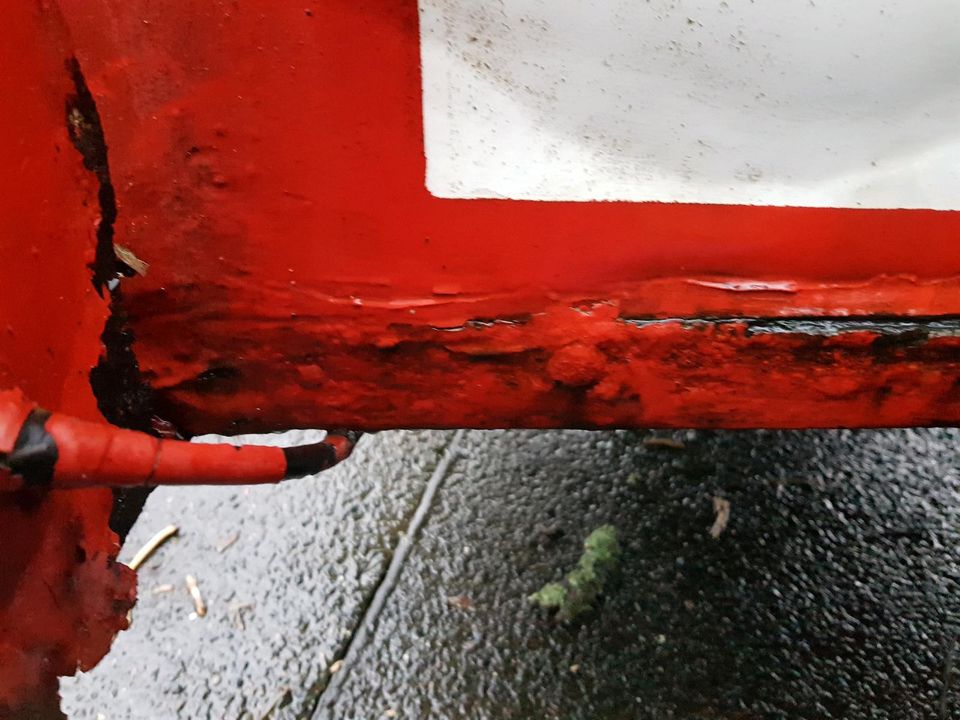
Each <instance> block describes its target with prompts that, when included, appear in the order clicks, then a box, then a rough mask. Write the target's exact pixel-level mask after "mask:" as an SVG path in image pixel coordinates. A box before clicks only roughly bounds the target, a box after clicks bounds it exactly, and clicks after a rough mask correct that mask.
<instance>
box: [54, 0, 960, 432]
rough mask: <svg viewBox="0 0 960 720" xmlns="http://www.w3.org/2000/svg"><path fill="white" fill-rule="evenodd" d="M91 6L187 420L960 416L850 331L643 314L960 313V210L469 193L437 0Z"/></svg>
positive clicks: (154, 367) (369, 423)
mask: <svg viewBox="0 0 960 720" xmlns="http://www.w3.org/2000/svg"><path fill="white" fill-rule="evenodd" d="M62 6H63V8H64V12H65V13H66V16H67V18H68V20H69V23H70V25H71V28H72V30H73V32H74V34H75V37H76V38H77V39H78V43H77V45H78V53H79V55H80V59H81V61H82V63H83V66H84V69H85V73H86V76H87V78H88V81H89V83H90V86H91V88H92V89H93V92H94V94H95V95H96V96H97V100H98V105H99V107H100V110H101V114H102V116H103V121H104V126H105V130H106V133H107V136H108V137H109V139H110V146H111V148H110V152H111V158H112V163H111V170H112V173H113V177H114V180H115V185H116V187H117V189H118V197H119V201H120V204H121V206H122V212H121V219H120V221H119V223H118V226H117V233H118V241H119V242H120V243H121V244H123V245H124V246H127V247H130V248H131V249H132V250H133V251H134V252H135V253H136V255H137V256H138V257H141V258H143V259H144V260H145V261H147V262H149V263H150V264H151V269H150V273H149V274H148V276H147V277H146V278H137V279H136V280H133V281H129V282H128V283H127V284H126V286H125V287H126V290H125V292H126V293H127V297H128V300H129V309H130V313H131V319H132V323H133V327H134V330H135V332H136V335H137V345H136V350H137V354H138V357H139V360H140V363H141V366H142V368H143V369H144V371H145V373H146V376H147V378H148V379H149V381H150V382H151V384H152V385H153V386H154V387H155V388H156V390H157V391H158V397H159V400H160V403H161V406H162V408H163V410H164V412H165V413H166V414H167V415H168V416H169V417H170V418H171V419H173V420H175V421H176V422H177V424H178V425H180V426H182V427H183V428H184V429H185V430H187V431H191V432H198V431H206V430H231V429H233V430H240V429H255V428H258V429H267V428H278V427H284V426H289V425H298V426H309V425H323V424H326V425H338V424H345V425H355V426H358V427H367V428H377V427H396V426H404V427H408V426H453V425H477V426H483V427H492V426H505V425H506V426H555V425H561V426H562V425H585V426H609V425H650V424H656V425H711V426H713V425H720V424H727V425H735V426H746V425H756V424H766V425H784V426H802V425H829V424H836V425H878V424H917V423H920V424H923V423H928V422H935V421H939V422H955V421H957V419H958V418H960V408H958V406H957V405H956V403H955V402H953V401H952V400H950V399H949V398H952V397H953V396H952V395H950V394H949V389H950V387H952V386H951V383H952V376H951V373H953V372H954V370H955V368H954V367H953V365H952V364H951V363H950V362H948V361H947V360H946V359H943V360H938V361H937V362H936V364H934V365H930V364H929V363H928V362H927V361H918V362H917V363H915V365H914V366H913V367H912V371H913V372H915V373H918V375H917V376H915V377H912V379H910V380H909V381H908V380H905V379H903V378H902V376H901V374H902V372H903V370H904V368H900V369H899V370H898V369H897V368H894V367H889V366H887V365H882V364H879V363H878V361H876V359H875V358H873V357H872V356H870V355H869V353H866V352H862V353H861V352H860V351H859V350H856V351H855V350H854V349H845V346H844V343H849V341H848V340H843V341H841V340H837V341H835V344H836V351H835V352H834V353H833V354H830V353H826V352H825V351H822V350H821V351H818V352H819V354H818V356H817V357H818V358H819V359H820V360H821V361H825V360H826V359H829V360H830V363H829V364H823V365H820V366H817V365H816V364H814V363H812V362H806V361H805V360H804V359H803V358H802V357H797V355H796V354H795V353H801V354H802V353H803V352H805V348H809V347H811V345H814V346H816V347H821V346H822V344H823V343H822V341H821V340H810V339H806V338H802V337H801V338H790V337H784V336H777V337H763V338H758V337H747V336H744V335H742V334H739V335H738V334H737V331H736V330H735V328H732V327H731V326H722V327H718V328H716V329H713V330H711V331H695V332H692V331H690V330H688V329H685V328H683V327H681V326H666V327H662V328H645V329H638V328H635V327H631V326H628V325H624V324H622V323H618V322H617V321H616V317H615V316H623V317H661V318H670V317H676V318H684V317H694V316H705V315H709V316H721V317H736V316H754V317H765V316H767V317H772V316H828V315H831V316H861V315H863V316H867V315H884V316H886V315H901V316H906V315H923V316H933V315H943V314H952V313H957V312H960V244H958V243H956V242H955V239H956V237H957V234H958V231H960V215H958V214H957V213H952V212H934V211H922V210H914V211H898V210H890V211H886V210H848V209H802V208H776V207H740V206H709V205H682V204H677V205H672V204H658V203H621V202H603V203H568V202H557V203H543V202H514V201H506V200H445V199H440V198H436V197H433V196H431V195H430V194H429V193H428V192H427V190H426V189H425V187H424V169H425V165H424V154H423V140H422V120H421V110H420V104H421V93H420V82H421V80H420V69H419V40H418V28H417V8H416V2H415V0H402V1H401V2H395V1H393V0H389V1H388V0H350V1H349V2H348V1H346V0H338V1H336V2H328V3H321V4H317V5H315V6H311V10H312V13H311V14H309V15H308V14H306V13H304V12H303V9H302V8H300V7H295V6H292V5H290V6H286V5H283V4H280V5H277V4H276V3H272V2H266V0H260V1H259V2H249V3H243V4H242V5H225V4H222V3H219V2H215V1H213V0H193V1H191V2H168V3H163V4H162V5H158V4H155V3H151V2H147V1H146V0H129V1H124V2H120V1H119V0H101V1H100V2H94V3H85V4H83V5H80V4H72V3H63V4H62ZM105 29H106V30H105ZM591 302H593V303H605V305H603V307H606V308H609V311H602V312H600V311H594V312H593V313H592V314H590V315H584V314H583V313H579V312H578V311H576V310H571V308H574V307H582V306H584V303H587V304H589V303H591ZM598 307H599V306H598ZM608 313H609V314H612V316H611V317H608V316H607V314H608ZM517 317H526V318H529V319H528V320H527V321H525V322H521V323H519V324H510V323H511V322H512V320H513V319H514V318H517ZM497 319H500V320H505V321H508V322H499V321H497ZM474 321H475V322H474ZM486 321H493V322H492V324H489V325H488V323H487V322H486ZM584 336H587V337H589V338H590V339H589V340H588V341H584V339H583V338H584ZM574 341H576V342H577V343H579V344H580V345H581V346H582V349H580V350H574V349H571V348H570V347H568V345H567V344H568V343H570V342H574ZM916 352H918V353H919V352H920V350H919V349H918V350H917V351H916ZM578 353H579V354H581V355H583V356H584V359H583V360H582V361H581V362H580V365H581V367H580V368H579V369H578V368H577V367H575V366H576V365H577V361H576V358H575V357H573V356H575V355H577V354H578ZM845 353H846V354H845ZM571 360H572V362H571ZM601 364H602V365H603V367H602V368H601ZM225 367H226V368H230V373H229V377H227V376H217V375H216V373H214V374H213V375H211V374H209V373H208V371H209V370H210V369H211V368H214V369H217V368H225ZM594 376H596V377H597V380H596V383H595V384H594V385H593V386H591V387H589V388H585V386H584V385H583V384H581V383H586V382H588V381H590V382H593V377H594ZM556 378H560V380H561V382H559V383H558V382H556V381H555V379H556ZM568 381H570V382H572V383H573V386H571V384H570V382H568ZM854 382H856V383H857V387H860V391H859V392H858V393H853V394H849V393H848V394H846V395H845V396H844V397H843V398H837V397H834V396H830V394H829V393H825V392H823V388H826V387H829V386H834V385H836V384H837V383H840V384H841V385H843V384H844V383H846V385H850V384H851V383H854ZM887 386H890V387H892V390H891V391H890V392H889V394H888V397H889V398H890V399H889V400H888V401H887V403H886V404H885V406H884V407H881V408H879V409H878V408H877V407H876V404H875V402H874V401H873V400H872V399H871V398H873V397H874V389H875V388H881V387H884V388H885V387H887ZM944 393H946V394H944Z"/></svg>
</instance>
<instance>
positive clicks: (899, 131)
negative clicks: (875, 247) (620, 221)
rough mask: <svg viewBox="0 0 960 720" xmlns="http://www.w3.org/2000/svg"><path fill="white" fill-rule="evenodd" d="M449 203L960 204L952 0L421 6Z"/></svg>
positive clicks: (514, 0)
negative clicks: (483, 200)
mask: <svg viewBox="0 0 960 720" xmlns="http://www.w3.org/2000/svg"><path fill="white" fill-rule="evenodd" d="M420 13H421V47H422V58H423V90H424V101H423V107H424V126H425V146H426V155H427V179H426V182H427V187H428V189H429V190H430V192H431V193H433V194H434V195H436V196H439V197H444V198H513V199H523V200H578V201H587V200H631V201H662V202H695V203H723V204H749V205H796V206H811V207H864V208H934V209H951V210H956V209H960V0H711V1H706V0H699V1H697V0H687V1H684V0H420Z"/></svg>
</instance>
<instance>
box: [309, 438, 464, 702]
mask: <svg viewBox="0 0 960 720" xmlns="http://www.w3.org/2000/svg"><path fill="white" fill-rule="evenodd" d="M464 433H465V431H464V430H462V429H461V430H457V432H456V433H454V435H453V438H451V440H450V442H449V443H448V444H447V446H446V447H445V448H444V450H443V454H442V455H441V457H440V460H439V462H438V463H437V466H436V467H435V468H434V470H433V473H432V474H431V476H430V479H429V480H428V481H427V484H426V486H425V487H424V489H423V494H422V495H421V496H420V500H419V502H418V503H417V507H416V510H415V511H414V513H413V516H412V517H411V519H410V521H409V522H408V523H407V526H406V529H405V530H404V532H403V535H402V536H401V538H400V540H399V541H398V542H397V546H396V547H395V548H394V551H393V554H392V556H391V558H390V563H389V565H388V566H387V569H386V571H385V572H384V573H383V575H382V576H381V577H380V580H379V582H378V583H377V586H376V589H375V590H374V592H373V593H372V595H371V596H370V600H369V603H368V604H367V607H366V608H365V609H364V611H363V614H362V616H361V618H360V622H359V623H357V626H356V628H355V629H354V632H353V634H352V635H351V636H350V638H349V639H348V640H347V642H346V644H345V646H344V650H343V652H342V653H340V654H339V655H338V656H336V657H334V658H333V659H332V661H331V663H330V666H328V667H332V666H333V664H334V663H336V662H342V667H341V669H340V670H339V672H336V673H329V671H328V675H327V677H328V681H327V683H326V685H325V686H324V687H322V688H321V689H319V690H318V691H317V692H316V701H315V702H314V703H313V705H312V706H311V707H310V708H309V710H308V711H307V712H306V713H305V714H303V715H301V718H302V719H303V720H311V719H312V720H319V719H320V718H322V717H324V716H325V714H326V713H328V712H329V711H330V710H331V709H332V708H333V706H334V705H335V704H336V702H337V699H338V697H339V693H340V688H341V687H342V686H343V683H344V681H345V679H346V677H347V674H348V672H349V669H350V666H351V664H352V663H353V662H354V661H355V660H356V659H357V657H358V656H359V654H360V653H361V652H362V651H363V649H364V648H365V647H366V645H367V643H368V642H369V641H370V638H371V637H372V636H373V634H374V633H375V632H376V628H377V623H378V621H379V619H380V614H381V613H382V612H383V609H384V607H385V606H386V604H387V601H388V600H389V599H390V596H391V595H392V594H393V591H394V589H395V588H396V586H397V581H398V580H399V579H400V573H401V572H402V570H403V566H404V565H405V564H406V560H407V557H408V556H409V554H410V551H411V550H412V549H413V547H414V543H415V542H416V540H417V537H418V535H419V533H420V529H421V528H422V527H423V525H424V523H425V522H426V520H427V519H428V518H429V517H430V513H431V511H432V509H433V501H434V498H435V497H436V495H437V492H439V490H440V488H441V487H442V486H443V483H444V481H445V480H446V479H447V477H448V476H449V474H450V469H451V468H452V467H453V465H454V463H456V461H457V460H458V459H459V458H460V453H461V447H460V441H461V440H462V438H463V436H464Z"/></svg>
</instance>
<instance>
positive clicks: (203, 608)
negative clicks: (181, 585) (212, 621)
mask: <svg viewBox="0 0 960 720" xmlns="http://www.w3.org/2000/svg"><path fill="white" fill-rule="evenodd" d="M184 581H185V582H186V584H187V590H189V591H190V597H191V598H193V607H194V609H196V611H197V617H203V616H204V615H206V614H207V605H206V603H204V602H203V595H201V594H200V586H199V585H198V584H197V579H196V578H195V577H194V576H193V575H187V577H185V578H184Z"/></svg>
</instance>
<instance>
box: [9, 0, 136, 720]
mask: <svg viewBox="0 0 960 720" xmlns="http://www.w3.org/2000/svg"><path fill="white" fill-rule="evenodd" d="M0 27H2V31H0V34H2V37H3V42H2V43H0V95H2V96H3V97H4V99H5V102H6V110H5V111H4V112H3V113H2V114H0V136H2V138H3V140H2V141H0V167H2V171H0V217H2V218H3V237H2V240H0V267H2V268H3V282H2V290H0V336H2V346H0V347H2V349H0V390H3V389H4V388H7V387H11V386H14V385H18V386H20V387H23V388H24V389H26V390H28V391H29V393H30V395H31V396H32V397H33V398H34V399H35V400H37V401H39V402H42V403H44V404H45V405H47V406H48V407H53V408H59V409H62V410H63V411H65V412H69V413H71V414H74V415H78V416H82V417H86V418H91V419H93V418H99V417H100V416H99V413H98V412H97V407H96V403H95V400H94V397H93V394H92V392H91V391H90V385H89V380H88V371H89V368H90V367H91V366H92V365H93V364H94V363H95V362H96V361H97V357H98V355H99V353H100V343H99V340H98V336H99V334H100V332H101V330H102V328H103V323H104V321H105V320H106V317H107V305H106V303H105V302H104V301H102V300H101V299H100V298H99V297H97V295H96V293H95V292H94V291H93V288H92V286H91V284H90V272H89V270H88V269H87V263H89V262H90V261H91V260H92V259H93V248H94V244H95V238H94V235H95V227H96V223H97V204H96V191H97V186H96V181H95V180H94V179H93V178H92V176H91V175H90V174H89V173H88V172H87V171H86V170H85V169H84V168H83V166H82V164H81V161H80V156H79V154H77V152H76V151H75V150H74V148H73V147H72V146H71V144H70V140H69V138H68V136H67V129H66V120H65V109H64V108H65V104H66V98H67V96H68V95H70V94H71V93H73V92H74V87H73V84H72V82H71V79H70V76H69V74H68V73H67V71H66V69H65V66H64V63H65V61H66V60H67V59H68V58H69V57H70V54H71V49H70V40H69V35H68V33H67V31H66V28H65V26H64V25H63V24H62V22H61V20H60V18H59V16H58V14H57V13H56V12H54V11H53V9H52V8H51V7H44V4H43V3H4V4H3V9H2V11H0ZM4 409H5V410H7V409H9V408H6V407H5V408H4ZM7 419H13V420H14V422H13V426H12V427H9V426H5V427H4V429H3V431H2V433H0V434H2V435H3V438H2V440H3V442H2V443H0V445H2V446H3V447H0V453H3V452H6V450H7V449H9V448H8V447H7V446H8V445H9V444H10V443H12V440H13V439H15V435H14V436H13V437H11V434H10V431H11V430H13V431H14V432H15V429H16V428H17V427H19V421H20V420H22V419H23V417H22V414H20V413H18V412H17V411H16V410H15V409H14V410H13V412H12V413H11V414H10V415H9V416H8V418H7ZM111 507H112V495H111V493H110V491H109V490H102V489H99V490H85V491H81V492H76V493H63V492H51V493H36V492H21V493H8V492H0V529H2V530H0V536H2V539H0V543H2V545H0V716H3V717H6V712H7V711H8V710H9V708H10V707H11V706H19V705H23V704H33V703H40V704H43V703H46V702H47V701H48V700H49V696H50V694H54V695H55V690H56V682H57V676H58V675H63V674H72V673H74V672H76V670H77V668H78V667H80V668H90V667H92V666H93V665H94V664H95V663H96V662H97V661H98V660H99V659H100V657H102V656H103V654H104V653H105V652H106V651H107V648H108V647H109V646H110V642H111V640H112V638H113V635H114V633H115V632H116V631H117V630H118V629H119V628H121V627H125V626H126V611H127V608H128V607H129V606H130V605H131V604H132V601H133V588H134V577H133V573H132V572H130V571H129V570H127V569H126V568H124V567H122V566H120V565H118V564H116V563H114V559H115V557H116V553H117V550H118V544H117V538H116V535H114V533H112V532H111V531H110V529H109V527H108V525H107V520H108V518H109V516H110V511H111ZM34 711H35V712H36V713H37V715H36V716H37V717H39V716H41V715H40V714H39V713H40V712H41V710H40V709H39V708H38V707H37V706H36V705H33V710H31V712H34ZM25 716H30V715H29V713H27V714H26V715H25Z"/></svg>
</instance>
